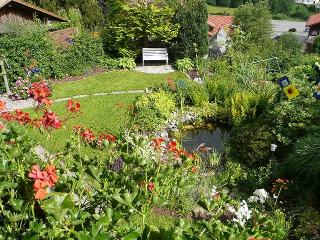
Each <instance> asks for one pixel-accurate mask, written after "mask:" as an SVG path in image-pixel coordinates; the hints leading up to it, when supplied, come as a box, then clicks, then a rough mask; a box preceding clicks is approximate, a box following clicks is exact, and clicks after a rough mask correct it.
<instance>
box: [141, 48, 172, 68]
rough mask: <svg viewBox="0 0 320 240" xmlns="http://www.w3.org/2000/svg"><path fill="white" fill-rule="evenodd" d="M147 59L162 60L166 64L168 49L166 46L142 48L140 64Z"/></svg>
mask: <svg viewBox="0 0 320 240" xmlns="http://www.w3.org/2000/svg"><path fill="white" fill-rule="evenodd" d="M147 60H153V61H155V60H163V61H166V63H167V65H168V62H169V57H168V51H167V49H166V48H142V64H143V66H144V61H147Z"/></svg>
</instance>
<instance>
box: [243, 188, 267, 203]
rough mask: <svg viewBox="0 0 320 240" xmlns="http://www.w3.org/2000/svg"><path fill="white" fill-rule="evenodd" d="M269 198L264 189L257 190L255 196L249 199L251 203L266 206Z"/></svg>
mask: <svg viewBox="0 0 320 240" xmlns="http://www.w3.org/2000/svg"><path fill="white" fill-rule="evenodd" d="M268 198H269V194H268V192H267V191H266V190H264V189H257V190H255V191H254V193H253V196H251V197H249V199H248V201H249V202H256V203H257V202H260V203H261V204H264V203H265V201H266V200H267V199H268Z"/></svg>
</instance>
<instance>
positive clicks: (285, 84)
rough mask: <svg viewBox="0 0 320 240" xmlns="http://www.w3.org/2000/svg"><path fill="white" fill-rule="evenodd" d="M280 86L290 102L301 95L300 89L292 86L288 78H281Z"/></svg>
mask: <svg viewBox="0 0 320 240" xmlns="http://www.w3.org/2000/svg"><path fill="white" fill-rule="evenodd" d="M278 84H279V85H280V87H281V88H282V90H283V92H284V94H285V95H286V96H287V97H288V99H289V100H291V99H293V98H295V97H296V96H298V95H299V91H298V89H297V88H296V87H295V86H294V85H293V84H291V82H290V80H289V78H288V77H287V76H284V77H282V78H280V79H279V80H278Z"/></svg>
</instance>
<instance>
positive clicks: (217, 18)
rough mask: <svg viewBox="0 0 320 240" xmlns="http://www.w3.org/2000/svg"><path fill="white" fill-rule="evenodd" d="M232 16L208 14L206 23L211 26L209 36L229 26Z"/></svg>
mask: <svg viewBox="0 0 320 240" xmlns="http://www.w3.org/2000/svg"><path fill="white" fill-rule="evenodd" d="M233 19H234V18H233V16H221V15H209V16H208V25H209V26H210V27H211V29H210V30H209V33H208V35H209V36H215V35H216V34H217V33H218V32H219V31H220V30H221V29H222V28H230V26H231V25H232V23H233Z"/></svg>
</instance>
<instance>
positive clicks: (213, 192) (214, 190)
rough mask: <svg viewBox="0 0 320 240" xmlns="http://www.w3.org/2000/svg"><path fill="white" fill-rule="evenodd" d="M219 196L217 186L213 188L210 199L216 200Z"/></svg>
mask: <svg viewBox="0 0 320 240" xmlns="http://www.w3.org/2000/svg"><path fill="white" fill-rule="evenodd" d="M218 194H219V192H218V191H217V187H216V186H212V189H211V193H210V194H209V199H210V200H214V198H215V197H216V196H217V195H218Z"/></svg>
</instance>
